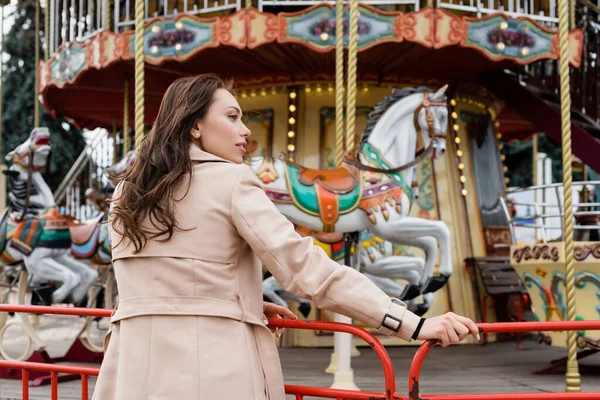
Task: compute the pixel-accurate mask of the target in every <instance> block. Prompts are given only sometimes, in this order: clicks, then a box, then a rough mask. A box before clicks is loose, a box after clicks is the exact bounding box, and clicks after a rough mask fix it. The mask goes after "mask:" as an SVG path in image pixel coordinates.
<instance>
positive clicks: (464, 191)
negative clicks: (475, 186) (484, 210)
mask: <svg viewBox="0 0 600 400" xmlns="http://www.w3.org/2000/svg"><path fill="white" fill-rule="evenodd" d="M460 193H461V194H462V195H463V196H466V195H467V194H468V192H467V189H463V190H462V191H461V192H460Z"/></svg>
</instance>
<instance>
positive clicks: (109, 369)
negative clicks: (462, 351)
mask: <svg viewBox="0 0 600 400" xmlns="http://www.w3.org/2000/svg"><path fill="white" fill-rule="evenodd" d="M249 136H250V131H249V130H248V128H247V127H246V126H245V125H244V123H243V122H242V111H241V109H240V106H239V104H238V102H237V101H236V99H235V97H234V96H233V95H232V93H231V86H230V85H229V84H226V83H224V82H223V81H221V80H220V79H219V78H218V77H217V76H214V75H200V76H196V77H186V78H181V79H179V80H177V81H175V82H174V83H173V84H172V85H171V86H170V87H169V88H168V89H167V92H166V93H165V95H164V98H163V100H162V103H161V106H160V110H159V112H158V116H157V118H156V121H155V123H154V126H153V128H152V130H151V131H150V133H149V134H148V135H147V136H146V137H145V138H144V141H143V142H142V145H141V147H140V149H139V151H138V155H137V157H136V158H137V159H136V162H135V164H134V165H133V167H132V168H131V169H130V170H129V171H128V172H127V174H126V175H125V176H124V178H123V179H122V181H121V182H120V183H119V184H118V185H117V188H116V190H115V195H114V201H113V204H112V206H111V219H110V224H111V225H110V234H111V243H112V244H113V261H114V270H115V274H116V279H117V283H118V288H119V295H120V302H119V305H118V307H117V310H116V312H115V313H114V315H113V317H112V319H111V322H112V323H111V331H110V332H109V334H107V337H106V341H105V345H106V350H105V352H106V354H105V358H104V362H103V364H102V368H101V371H100V376H99V378H98V382H97V384H96V390H95V393H94V399H95V400H138V399H140V400H141V399H144V400H146V399H152V400H171V399H172V400H175V399H176V400H200V399H211V400H214V399H261V400H262V399H270V400H283V399H284V398H285V395H284V388H283V377H282V374H281V367H280V364H279V358H278V353H277V348H276V346H275V344H274V341H273V337H272V333H271V332H270V331H269V329H268V328H267V327H266V324H265V322H266V321H265V317H269V318H273V317H280V316H281V315H285V316H289V317H293V314H292V313H291V312H289V310H286V309H285V308H282V307H276V306H274V305H265V304H264V303H263V301H262V292H261V278H262V266H261V262H262V263H263V264H264V265H266V267H267V268H268V269H269V271H270V272H271V273H272V274H273V275H274V276H275V278H276V279H277V280H278V281H279V282H280V283H281V285H282V286H283V287H284V288H285V290H287V291H289V292H291V293H293V294H296V295H298V296H300V297H303V298H306V299H310V300H312V301H313V302H314V303H315V304H316V306H317V307H319V308H324V309H328V310H331V311H334V312H337V313H340V314H345V315H347V316H349V317H352V318H354V319H356V320H358V321H361V322H363V323H365V324H367V325H369V326H371V327H374V328H377V329H378V331H379V332H381V333H383V334H387V335H395V336H398V337H400V338H402V339H404V340H411V338H418V339H440V340H441V341H442V342H443V344H444V345H448V344H450V343H456V342H458V341H460V340H462V339H463V338H464V337H465V336H466V335H468V334H469V333H472V334H474V335H477V334H478V329H477V327H476V325H475V324H474V323H473V322H472V321H470V320H469V319H467V318H464V317H461V316H457V315H454V314H452V313H448V314H446V315H443V316H438V317H433V318H428V319H426V320H423V319H420V318H419V317H417V316H416V315H415V314H413V313H411V312H410V311H408V310H407V309H406V306H405V304H404V303H402V302H401V301H398V300H395V299H390V298H389V297H388V296H387V295H386V294H384V293H383V292H382V291H381V290H380V289H379V288H377V287H376V286H375V285H374V284H373V283H371V281H370V280H369V279H367V278H366V277H365V276H364V275H362V274H360V273H358V272H357V271H355V270H354V269H351V268H347V267H344V266H340V265H338V264H337V263H336V262H334V261H332V260H331V259H329V258H328V257H327V256H326V254H325V253H324V252H323V251H322V250H321V249H320V248H319V247H317V246H315V245H313V242H312V239H310V238H303V237H301V236H299V235H298V234H297V233H296V232H295V230H294V227H293V225H292V224H291V223H290V222H289V221H288V220H287V219H286V218H285V217H284V216H283V215H282V214H281V213H280V212H279V211H278V210H277V209H276V208H275V206H274V205H273V203H272V202H271V201H270V200H269V199H268V198H267V196H266V195H265V193H264V191H263V190H262V188H261V185H260V181H259V180H258V178H257V177H256V176H255V175H254V173H253V172H252V170H251V169H250V168H249V167H248V166H247V165H245V164H243V163H242V160H243V156H244V153H245V152H246V146H247V143H248V137H249Z"/></svg>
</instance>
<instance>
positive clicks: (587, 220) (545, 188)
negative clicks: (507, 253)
mask: <svg viewBox="0 0 600 400" xmlns="http://www.w3.org/2000/svg"><path fill="white" fill-rule="evenodd" d="M598 189H600V181H587V182H574V183H573V185H572V193H573V194H572V199H573V201H572V209H573V230H574V235H575V237H576V240H582V241H587V240H590V234H591V233H592V231H596V234H597V233H599V231H600V199H599V198H598V197H600V196H597V193H598ZM501 201H502V205H503V208H504V212H505V213H506V217H507V219H508V223H509V226H510V230H511V233H512V237H513V243H516V242H518V241H520V242H531V241H538V240H541V241H542V242H543V243H547V242H549V241H553V240H562V238H563V222H564V187H563V185H562V183H554V184H550V185H540V186H531V187H527V188H518V189H513V190H509V191H507V193H506V195H504V196H503V197H502V199H501Z"/></svg>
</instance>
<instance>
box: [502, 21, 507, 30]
mask: <svg viewBox="0 0 600 400" xmlns="http://www.w3.org/2000/svg"><path fill="white" fill-rule="evenodd" d="M506 28H508V24H507V23H506V22H501V23H500V29H502V30H504V29H506Z"/></svg>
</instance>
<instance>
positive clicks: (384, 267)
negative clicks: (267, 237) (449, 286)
mask: <svg viewBox="0 0 600 400" xmlns="http://www.w3.org/2000/svg"><path fill="white" fill-rule="evenodd" d="M296 231H297V232H298V233H299V234H300V235H302V236H309V235H310V236H311V237H312V238H313V241H314V243H315V245H316V246H318V247H320V248H322V249H323V250H324V251H325V253H326V254H327V255H328V256H329V257H330V258H331V259H332V260H334V261H337V262H338V263H340V264H344V256H345V246H344V237H343V234H342V233H337V232H334V233H323V232H313V231H311V230H310V229H308V228H306V227H300V226H298V227H296ZM360 241H361V246H360V272H361V273H362V274H364V275H365V276H366V277H367V278H369V279H370V280H371V281H372V282H373V283H374V284H375V285H377V286H378V287H379V288H380V289H381V290H383V291H384V292H385V293H386V294H387V295H389V296H392V297H396V298H399V299H403V296H405V295H406V293H407V292H406V286H403V285H401V284H399V283H397V282H396V280H395V279H402V280H405V281H406V282H407V283H409V284H412V285H418V283H419V281H421V280H422V279H423V277H427V274H424V273H423V264H424V262H423V259H422V258H420V257H412V256H400V255H395V254H394V249H393V244H392V243H390V242H387V241H385V240H383V239H381V238H378V237H376V236H375V235H373V234H371V233H369V232H367V231H363V232H361V235H360ZM262 287H263V296H264V297H265V298H266V299H267V300H270V301H272V302H273V303H275V304H278V305H281V306H283V307H288V303H287V301H289V300H292V301H295V302H297V303H298V304H299V307H298V309H299V310H300V311H301V312H302V314H303V315H304V316H305V317H306V316H307V315H308V313H309V312H310V309H311V304H310V302H309V301H307V300H305V299H302V298H299V297H297V296H294V295H293V294H291V293H288V292H286V291H285V290H284V289H283V287H282V286H281V285H280V284H279V282H277V280H276V279H275V278H274V277H273V276H269V277H267V278H266V279H265V280H263V284H262ZM422 296H423V299H422V301H417V300H418V298H416V297H415V298H413V299H411V300H406V299H403V300H405V301H406V304H407V306H408V309H409V310H411V311H412V312H414V313H415V314H417V315H423V314H425V312H427V311H428V310H429V308H430V307H431V305H432V303H433V297H434V293H425V294H423V295H422Z"/></svg>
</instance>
